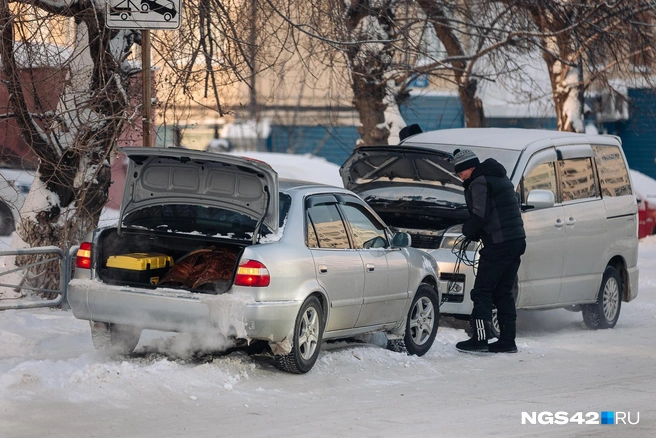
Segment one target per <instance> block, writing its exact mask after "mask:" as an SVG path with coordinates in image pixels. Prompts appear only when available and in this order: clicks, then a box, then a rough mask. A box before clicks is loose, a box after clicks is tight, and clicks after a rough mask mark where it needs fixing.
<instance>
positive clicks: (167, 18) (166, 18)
mask: <svg viewBox="0 0 656 438" xmlns="http://www.w3.org/2000/svg"><path fill="white" fill-rule="evenodd" d="M172 18H173V15H172V14H171V13H170V12H166V13H165V14H164V21H171V19H172Z"/></svg>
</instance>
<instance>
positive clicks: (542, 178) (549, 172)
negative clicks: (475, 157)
mask: <svg viewBox="0 0 656 438" xmlns="http://www.w3.org/2000/svg"><path fill="white" fill-rule="evenodd" d="M523 187H524V193H523V198H522V201H523V202H526V200H527V199H528V194H529V192H530V191H531V190H537V189H540V190H549V191H551V192H552V193H553V194H554V199H558V190H557V185H556V168H555V166H554V163H542V164H540V165H538V166H537V167H535V168H533V170H531V171H530V172H529V173H528V175H524V183H523Z"/></svg>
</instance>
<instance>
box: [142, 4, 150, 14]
mask: <svg viewBox="0 0 656 438" xmlns="http://www.w3.org/2000/svg"><path fill="white" fill-rule="evenodd" d="M141 10H142V11H143V12H148V11H150V6H148V3H142V4H141Z"/></svg>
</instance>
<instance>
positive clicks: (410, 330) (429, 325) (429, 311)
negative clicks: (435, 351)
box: [403, 283, 440, 356]
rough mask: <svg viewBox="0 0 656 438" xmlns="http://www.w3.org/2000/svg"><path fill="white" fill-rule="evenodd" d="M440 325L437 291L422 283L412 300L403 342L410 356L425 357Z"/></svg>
mask: <svg viewBox="0 0 656 438" xmlns="http://www.w3.org/2000/svg"><path fill="white" fill-rule="evenodd" d="M439 324H440V303H439V299H438V295H437V291H436V290H435V289H434V288H433V287H432V286H431V285H429V284H425V283H422V284H420V285H419V288H418V289H417V293H416V294H415V296H414V298H413V299H412V304H410V309H409V310H408V317H407V318H406V323H405V336H404V337H403V342H404V343H405V349H406V351H407V352H408V354H410V355H412V354H415V355H417V356H423V355H424V354H426V353H427V352H428V350H430V348H431V347H432V346H433V342H434V341H435V335H436V334H437V326H438V325H439Z"/></svg>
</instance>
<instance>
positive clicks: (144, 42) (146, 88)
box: [141, 29, 153, 147]
mask: <svg viewBox="0 0 656 438" xmlns="http://www.w3.org/2000/svg"><path fill="white" fill-rule="evenodd" d="M141 85H142V88H143V94H142V96H143V145H144V146H148V147H150V146H152V145H153V143H152V141H151V140H150V122H151V118H152V98H151V96H150V30H148V29H145V30H142V31H141Z"/></svg>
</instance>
